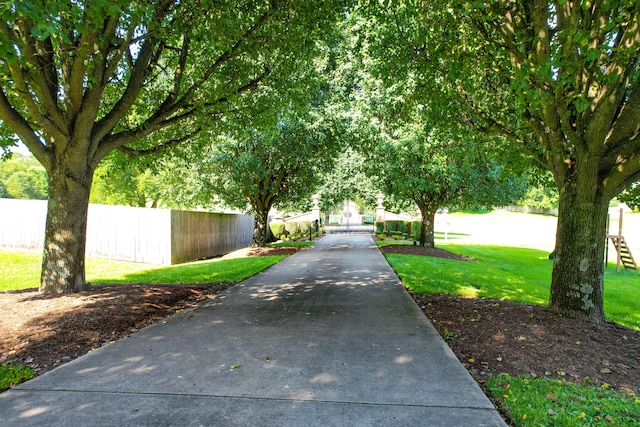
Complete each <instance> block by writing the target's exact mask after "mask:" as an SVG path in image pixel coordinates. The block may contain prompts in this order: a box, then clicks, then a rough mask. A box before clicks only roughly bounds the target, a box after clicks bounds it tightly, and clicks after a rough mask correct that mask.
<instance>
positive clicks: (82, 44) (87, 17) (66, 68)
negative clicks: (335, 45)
mask: <svg viewBox="0 0 640 427" xmlns="http://www.w3.org/2000/svg"><path fill="white" fill-rule="evenodd" d="M337 5H339V2H338V1H336V2H332V1H309V2H298V1H294V0H278V1H276V0H262V1H259V0H244V1H235V0H234V1H227V0H225V1H210V0H186V1H177V0H159V1H154V2H131V1H128V0H127V1H125V0H111V1H108V2H107V1H103V0H100V1H94V0H92V1H84V0H80V1H73V2H69V1H63V0H47V1H43V0H36V1H32V2H22V1H11V2H9V3H6V4H4V5H3V6H2V8H1V10H0V14H1V15H2V19H3V25H2V29H1V30H0V119H1V120H2V124H1V125H0V128H2V130H1V134H2V135H5V134H8V133H15V134H16V135H17V136H18V137H19V138H20V139H21V140H22V142H23V143H24V144H25V145H26V146H27V147H28V148H29V150H30V151H31V152H32V153H33V155H34V156H35V157H36V158H37V159H38V161H39V162H40V163H41V164H42V165H43V166H44V168H45V170H46V171H47V175H48V178H49V185H50V186H49V204H48V212H47V223H46V230H45V242H44V255H43V262H42V276H41V284H40V290H41V291H43V292H45V293H49V294H55V293H58V292H72V291H74V290H79V289H83V288H85V287H86V282H85V273H84V256H85V255H84V254H85V240H86V238H85V236H86V215H87V209H88V201H89V195H90V189H91V184H92V181H93V176H94V172H95V170H96V168H97V167H98V165H99V163H100V161H101V160H102V159H103V158H104V157H105V156H107V155H108V154H109V153H111V152H113V151H114V150H123V151H126V152H127V153H129V154H131V155H141V154H145V153H151V152H157V151H159V150H162V149H165V148H167V147H170V146H176V145H179V144H182V143H184V142H185V141H189V140H191V139H193V137H194V136H195V135H197V134H198V133H199V132H200V131H201V130H202V129H203V128H205V127H207V128H214V127H215V128H216V129H221V128H225V127H226V126H230V124H229V121H232V119H233V115H234V114H235V112H238V111H241V110H242V109H244V108H248V107H250V106H251V105H252V102H251V99H252V93H254V92H255V91H260V90H261V89H262V84H263V83H265V82H266V81H271V84H272V85H275V84H277V83H278V82H279V83H280V84H285V80H284V76H286V75H287V74H288V73H289V71H290V70H291V69H295V68H296V67H299V66H301V65H304V64H305V63H306V60H307V59H308V58H309V57H310V56H311V53H312V52H313V51H314V48H315V41H314V39H315V37H316V35H317V34H318V32H319V31H320V30H322V28H323V27H324V26H325V25H327V23H329V22H331V20H332V19H333V18H334V17H335V14H336V12H338V11H339V9H338V8H337V7H336V6H337ZM286 84H287V85H289V86H295V84H294V82H286ZM283 93H284V92H283ZM275 101H277V100H275ZM7 129H10V132H8V131H7ZM1 141H2V142H1V143H2V144H3V145H8V144H11V143H12V141H10V140H6V139H4V138H3V139H2V140H1Z"/></svg>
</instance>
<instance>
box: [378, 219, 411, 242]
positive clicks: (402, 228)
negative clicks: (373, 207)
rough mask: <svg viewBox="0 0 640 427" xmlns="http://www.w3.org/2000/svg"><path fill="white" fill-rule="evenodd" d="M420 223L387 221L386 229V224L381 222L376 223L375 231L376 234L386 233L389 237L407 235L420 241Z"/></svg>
mask: <svg viewBox="0 0 640 427" xmlns="http://www.w3.org/2000/svg"><path fill="white" fill-rule="evenodd" d="M421 224H422V223H421V222H420V221H397V220H394V221H387V222H386V228H385V223H384V222H381V221H376V224H375V226H376V227H375V229H376V234H380V233H383V232H384V233H386V234H388V235H394V234H395V235H401V236H402V235H405V234H406V235H407V236H411V238H412V239H413V240H418V239H419V238H420V227H421Z"/></svg>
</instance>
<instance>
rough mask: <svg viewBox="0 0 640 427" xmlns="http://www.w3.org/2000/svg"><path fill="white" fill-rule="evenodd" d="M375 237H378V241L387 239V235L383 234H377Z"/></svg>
mask: <svg viewBox="0 0 640 427" xmlns="http://www.w3.org/2000/svg"><path fill="white" fill-rule="evenodd" d="M377 236H378V239H380V240H384V239H386V238H387V235H386V234H384V233H378V234H377Z"/></svg>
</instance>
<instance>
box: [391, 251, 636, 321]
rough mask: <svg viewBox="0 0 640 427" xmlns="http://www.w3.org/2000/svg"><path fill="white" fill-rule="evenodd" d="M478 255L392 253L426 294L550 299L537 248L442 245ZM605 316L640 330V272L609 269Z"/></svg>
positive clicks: (546, 269)
mask: <svg viewBox="0 0 640 427" xmlns="http://www.w3.org/2000/svg"><path fill="white" fill-rule="evenodd" d="M438 247H440V248H442V249H446V250H449V251H451V252H455V253H458V254H461V255H466V256H470V257H473V258H474V259H475V261H472V262H462V261H452V260H446V259H441V258H431V257H422V256H412V255H397V254H388V255H387V259H388V260H389V262H390V263H391V265H392V266H393V268H394V269H395V270H396V272H397V273H398V275H399V276H400V278H401V279H402V281H403V282H404V284H405V286H406V287H407V288H409V289H411V290H412V291H413V292H417V293H422V294H452V295H462V296H467V297H483V298H498V299H503V300H508V301H516V302H522V303H528V304H538V305H544V304H546V303H547V301H548V300H549V286H550V283H551V269H552V267H553V262H552V261H551V260H549V259H548V255H549V253H548V252H546V251H541V250H537V249H527V248H512V247H505V246H488V245H487V246H485V245H455V244H450V245H438ZM604 288H605V292H604V294H605V302H604V304H605V307H604V308H605V314H606V316H607V318H608V319H609V320H612V321H614V322H616V323H619V324H621V325H624V326H627V327H630V328H634V329H638V330H640V300H638V298H637V293H638V290H640V274H638V273H637V272H635V271H621V272H620V273H616V271H615V266H614V265H613V264H610V266H609V268H607V269H605V275H604Z"/></svg>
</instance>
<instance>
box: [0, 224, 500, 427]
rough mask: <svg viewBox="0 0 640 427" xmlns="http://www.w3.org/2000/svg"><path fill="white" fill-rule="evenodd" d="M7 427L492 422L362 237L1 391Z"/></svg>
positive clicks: (307, 255)
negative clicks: (10, 388) (11, 388)
mask: <svg viewBox="0 0 640 427" xmlns="http://www.w3.org/2000/svg"><path fill="white" fill-rule="evenodd" d="M0 425H11V426H42V425H51V426H84V425H86V426H89V425H90V426H200V425H205V426H218V425H219V426H227V425H231V426H373V425H381V426H386V425H389V426H408V425H413V426H419V425H428V426H504V425H505V424H504V423H503V421H502V419H501V418H500V417H499V415H498V414H497V412H495V411H494V409H493V406H492V405H491V403H490V402H489V400H488V399H487V398H486V397H485V396H484V394H483V393H482V391H481V390H480V388H479V387H478V386H477V385H476V383H475V382H474V381H473V379H472V378H471V377H470V376H469V374H468V373H467V372H466V370H465V369H464V367H463V366H462V365H461V364H460V363H459V362H458V360H457V359H456V358H455V356H454V355H453V353H452V352H451V351H450V350H449V348H448V347H447V346H446V344H445V343H444V341H443V340H442V339H441V338H440V336H439V335H438V334H437V332H436V331H435V329H434V328H433V327H432V326H431V324H430V323H429V322H428V321H427V320H426V318H425V317H424V316H423V315H422V313H421V311H420V310H419V308H418V307H417V306H416V305H415V303H414V302H413V301H412V299H411V298H410V297H409V295H408V294H407V292H406V291H405V290H404V288H403V287H402V285H401V284H400V281H399V280H398V277H397V276H396V275H395V273H394V272H393V270H392V269H391V268H390V267H389V265H388V263H387V262H386V260H385V259H384V257H383V256H382V254H381V253H380V252H379V251H378V249H377V248H376V247H375V245H374V244H373V242H372V240H371V238H370V237H368V236H340V235H333V236H327V237H325V238H324V239H322V240H320V241H319V242H317V243H316V244H315V245H314V246H312V247H310V248H308V249H306V250H304V251H301V252H300V253H298V254H296V255H293V256H291V257H289V258H287V259H286V260H284V261H282V262H281V263H279V264H277V265H275V266H274V267H272V268H269V269H268V270H266V271H264V272H263V273H261V274H258V275H256V276H254V277H253V278H251V279H249V280H246V281H244V282H242V283H241V284H239V285H236V286H234V287H233V288H231V289H229V290H228V291H226V292H225V293H223V294H221V295H219V296H218V297H216V298H215V299H213V300H210V301H208V302H206V303H203V304H201V305H199V306H198V307H196V308H193V309H189V310H185V311H183V312H181V313H180V314H178V315H175V316H173V317H171V318H169V319H167V320H165V321H162V322H159V323H158V324H155V325H153V326H150V327H148V328H145V329H143V330H141V331H139V332H137V333H135V334H133V335H131V336H130V337H128V338H125V339H123V340H120V341H118V342H116V343H114V344H111V345H108V346H105V347H103V348H101V349H99V350H96V351H93V352H91V353H89V354H87V355H85V356H83V357H81V358H79V359H76V360H74V361H72V362H70V363H68V364H66V365H63V366H61V367H59V368H57V369H55V370H53V371H50V372H48V373H46V374H44V375H42V376H40V377H38V378H36V379H34V380H31V381H28V382H26V383H24V384H22V385H20V386H18V387H16V388H14V389H13V390H10V391H7V392H5V393H2V394H0Z"/></svg>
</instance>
